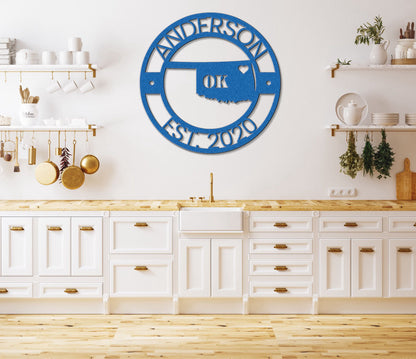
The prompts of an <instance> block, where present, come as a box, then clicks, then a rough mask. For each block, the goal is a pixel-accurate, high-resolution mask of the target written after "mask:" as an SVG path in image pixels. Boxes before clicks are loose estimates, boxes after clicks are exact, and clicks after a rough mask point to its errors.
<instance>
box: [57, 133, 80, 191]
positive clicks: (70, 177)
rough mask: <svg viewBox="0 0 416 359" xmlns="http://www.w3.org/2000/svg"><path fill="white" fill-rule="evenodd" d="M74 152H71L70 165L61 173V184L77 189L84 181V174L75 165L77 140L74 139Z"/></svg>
mask: <svg viewBox="0 0 416 359" xmlns="http://www.w3.org/2000/svg"><path fill="white" fill-rule="evenodd" d="M73 143H74V152H73V154H72V160H73V162H72V166H69V167H67V168H65V169H64V171H63V172H62V175H61V181H62V184H63V185H64V186H65V187H66V188H68V189H77V188H79V187H81V186H82V185H83V183H84V181H85V174H84V172H82V169H81V168H79V167H78V166H75V145H76V143H77V141H76V140H75V139H74V142H73Z"/></svg>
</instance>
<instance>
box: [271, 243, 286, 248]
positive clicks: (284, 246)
mask: <svg viewBox="0 0 416 359" xmlns="http://www.w3.org/2000/svg"><path fill="white" fill-rule="evenodd" d="M274 248H275V249H287V245H286V244H283V243H279V244H275V245H274Z"/></svg>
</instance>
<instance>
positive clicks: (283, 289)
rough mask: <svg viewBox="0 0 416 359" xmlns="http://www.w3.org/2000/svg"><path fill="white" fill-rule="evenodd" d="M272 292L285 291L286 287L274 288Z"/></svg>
mask: <svg viewBox="0 0 416 359" xmlns="http://www.w3.org/2000/svg"><path fill="white" fill-rule="evenodd" d="M274 292H276V293H287V292H288V290H287V288H274Z"/></svg>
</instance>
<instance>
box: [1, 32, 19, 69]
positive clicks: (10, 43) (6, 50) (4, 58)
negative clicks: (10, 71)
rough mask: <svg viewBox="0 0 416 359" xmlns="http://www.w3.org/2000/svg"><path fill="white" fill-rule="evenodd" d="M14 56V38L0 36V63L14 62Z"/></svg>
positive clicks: (8, 63)
mask: <svg viewBox="0 0 416 359" xmlns="http://www.w3.org/2000/svg"><path fill="white" fill-rule="evenodd" d="M15 58H16V39H11V38H9V37H0V65H10V64H14V63H15Z"/></svg>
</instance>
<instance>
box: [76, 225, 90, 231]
mask: <svg viewBox="0 0 416 359" xmlns="http://www.w3.org/2000/svg"><path fill="white" fill-rule="evenodd" d="M79 230H80V231H93V230H94V227H91V226H84V227H79Z"/></svg>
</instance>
